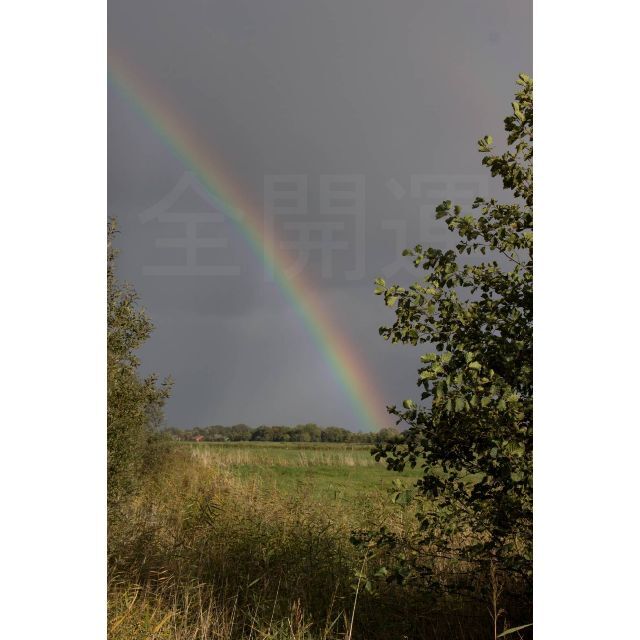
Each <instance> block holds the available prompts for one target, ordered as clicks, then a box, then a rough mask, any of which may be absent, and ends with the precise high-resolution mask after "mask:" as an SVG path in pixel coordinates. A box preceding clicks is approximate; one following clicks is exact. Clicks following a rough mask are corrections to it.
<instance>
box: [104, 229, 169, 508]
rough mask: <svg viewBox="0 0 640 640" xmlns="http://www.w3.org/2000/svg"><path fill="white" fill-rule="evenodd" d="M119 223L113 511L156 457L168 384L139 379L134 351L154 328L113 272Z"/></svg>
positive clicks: (110, 450) (112, 352)
mask: <svg viewBox="0 0 640 640" xmlns="http://www.w3.org/2000/svg"><path fill="white" fill-rule="evenodd" d="M116 232H117V225H116V223H115V221H114V220H110V221H109V224H108V227H107V479H108V502H109V507H110V508H111V507H114V506H116V505H117V504H119V503H120V502H121V501H122V500H123V499H124V498H126V497H127V496H128V495H130V494H131V493H132V492H133V491H134V490H135V488H136V485H137V483H138V481H139V479H140V478H141V476H142V474H143V473H144V471H145V469H146V468H147V467H148V465H149V464H150V462H151V461H153V460H155V459H156V454H157V451H156V450H155V449H154V445H155V443H156V440H157V435H156V434H155V431H154V430H155V428H157V427H158V426H160V424H161V422H162V406H163V404H164V401H165V399H166V398H167V397H168V395H169V390H170V387H171V382H170V380H168V379H167V380H165V381H164V382H163V383H162V384H160V385H158V379H157V376H155V375H150V376H147V377H141V376H140V375H139V373H138V367H139V365H140V361H139V359H138V357H137V356H136V355H135V351H136V350H137V349H138V348H139V347H140V346H141V345H142V344H143V343H144V341H145V340H146V339H147V338H148V337H149V335H150V333H151V331H152V329H153V325H152V324H151V321H150V320H149V318H148V317H147V315H146V314H145V312H144V310H142V309H140V308H139V307H138V296H137V294H136V292H135V291H134V290H133V289H132V288H131V287H130V286H129V285H127V284H122V283H120V282H119V281H118V279H117V277H116V273H115V259H116V256H117V251H116V249H115V248H114V247H113V237H114V235H115V233H116Z"/></svg>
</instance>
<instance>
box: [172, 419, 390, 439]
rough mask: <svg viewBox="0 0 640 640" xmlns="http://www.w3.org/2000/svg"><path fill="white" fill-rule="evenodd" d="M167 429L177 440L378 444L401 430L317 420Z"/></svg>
mask: <svg viewBox="0 0 640 640" xmlns="http://www.w3.org/2000/svg"><path fill="white" fill-rule="evenodd" d="M165 433H168V434H169V435H171V436H173V437H174V438H175V439H177V440H196V439H197V440H202V441H204V442H250V441H253V442H350V443H362V444H376V443H379V442H396V441H398V440H399V439H400V437H401V435H400V432H399V431H397V430H396V429H391V428H386V429H381V430H380V431H378V432H354V431H349V430H348V429H343V428H342V427H319V426H318V425H317V424H313V423H307V424H298V425H296V426H294V427H290V426H282V425H274V426H266V425H262V426H259V427H250V426H248V425H246V424H234V425H232V426H230V427H225V426H222V425H212V426H209V427H194V428H193V429H179V428H177V427H169V428H167V429H165Z"/></svg>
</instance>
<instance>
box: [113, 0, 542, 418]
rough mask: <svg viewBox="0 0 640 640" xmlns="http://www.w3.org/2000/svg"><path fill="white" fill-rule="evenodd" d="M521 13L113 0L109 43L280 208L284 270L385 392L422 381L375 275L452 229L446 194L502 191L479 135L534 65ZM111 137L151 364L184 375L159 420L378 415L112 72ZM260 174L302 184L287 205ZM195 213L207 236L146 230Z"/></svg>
mask: <svg viewBox="0 0 640 640" xmlns="http://www.w3.org/2000/svg"><path fill="white" fill-rule="evenodd" d="M531 22H532V18H531V3H530V2H529V1H521V0H465V1H457V0H446V1H445V0H441V1H440V2H435V1H431V2H430V1H424V0H393V1H390V0H384V1H383V0H335V1H334V0H331V1H329V0H320V1H319V0H314V1H303V0H270V1H268V2H267V1H265V0H224V1H223V0H215V1H206V0H181V2H175V1H169V0H111V1H110V3H109V31H110V33H109V39H110V42H109V47H110V50H111V51H114V52H116V53H117V55H118V57H119V58H120V59H121V60H124V61H125V63H126V64H129V63H130V64H131V65H132V66H134V67H135V68H136V69H137V70H138V73H140V75H141V76H144V78H145V82H147V83H148V84H150V85H152V86H154V87H155V88H156V89H157V90H158V92H159V93H160V94H161V95H163V96H166V97H167V99H168V100H170V102H171V103H172V104H173V106H174V108H175V110H176V112H178V113H179V114H180V117H181V118H182V119H183V120H184V121H185V122H188V123H189V126H190V127H191V128H192V130H193V131H195V132H196V134H197V136H198V137H199V139H200V140H201V142H202V143H203V144H204V145H205V147H206V148H210V149H211V150H212V152H213V153H214V154H215V156H216V157H217V158H219V159H220V161H221V162H222V164H223V165H224V167H225V169H226V171H227V172H228V173H229V174H230V175H231V176H233V178H234V180H235V181H236V182H237V183H238V184H239V185H241V188H242V191H243V192H244V193H245V194H247V195H248V196H250V198H251V199H252V200H253V201H254V202H256V203H257V204H258V205H259V208H260V209H267V210H271V211H273V212H274V213H273V215H272V216H271V217H268V216H267V218H266V220H267V221H268V223H269V224H271V225H272V226H273V229H274V231H275V233H276V235H277V236H278V238H280V239H281V240H282V242H288V243H289V245H288V247H289V249H288V250H289V251H290V252H291V256H292V258H291V259H292V263H291V273H292V274H293V273H294V272H296V269H297V270H298V271H299V272H301V273H303V275H304V277H305V278H306V279H309V280H311V281H313V282H314V290H315V291H316V292H317V295H318V297H319V299H320V300H321V301H322V304H323V306H324V307H325V308H327V309H329V310H330V313H331V315H332V316H333V318H334V319H335V322H336V324H338V325H339V326H340V328H341V330H342V332H343V333H344V334H345V335H346V336H347V337H348V339H349V341H350V342H351V343H352V345H353V347H354V349H356V350H357V351H358V352H359V354H360V356H361V358H362V360H363V362H364V364H365V366H366V368H367V369H368V371H369V374H370V376H371V378H372V379H373V380H374V381H375V384H376V386H377V387H378V388H379V389H380V394H379V395H380V397H376V398H371V399H370V401H371V402H372V403H375V404H376V405H378V406H382V405H384V404H390V403H399V402H401V401H402V400H403V399H404V398H406V397H412V396H413V397H416V395H417V391H416V387H415V378H416V370H417V367H418V364H419V363H418V358H419V355H420V352H419V351H418V350H417V349H415V348H411V347H402V346H398V345H389V344H387V343H385V342H384V341H383V340H382V339H381V338H380V337H379V336H378V327H379V326H380V325H382V324H385V323H387V322H390V321H392V314H391V312H390V311H389V310H388V309H386V308H385V307H384V305H383V304H382V301H381V299H380V298H378V297H376V296H374V295H373V286H372V283H373V280H374V279H375V278H376V277H377V276H379V275H385V276H387V278H388V279H389V280H398V281H402V282H408V278H409V277H410V275H411V274H410V272H409V271H407V270H404V271H402V270H397V266H396V263H395V261H396V260H397V258H398V257H399V253H400V250H401V248H402V247H404V246H405V245H413V244H415V243H416V242H417V241H422V242H425V243H431V244H436V245H439V246H444V245H446V244H447V243H450V242H451V240H450V239H449V238H448V237H447V235H446V234H444V235H443V233H442V226H441V224H440V223H434V219H433V209H434V207H435V205H436V204H437V203H438V202H439V201H440V200H442V199H445V197H446V198H447V199H452V200H455V201H458V202H461V203H463V204H464V203H465V202H469V201H470V200H472V199H473V196H474V195H477V194H481V193H483V192H487V191H488V193H489V194H491V195H493V194H499V193H500V191H499V185H497V184H495V183H494V181H492V180H491V179H490V178H488V177H487V174H486V173H485V172H484V171H483V168H482V166H481V164H480V155H479V154H478V153H477V151H476V141H477V139H478V138H480V137H481V136H483V135H485V134H492V135H493V136H494V138H496V139H497V140H498V141H501V140H502V136H501V133H502V120H503V118H504V116H505V115H507V113H508V111H509V109H510V107H509V105H510V102H511V100H512V95H513V91H514V80H515V77H516V75H517V74H518V73H519V72H521V71H524V72H527V73H531V66H532V41H531V31H532V25H531ZM108 132H109V213H110V215H115V216H117V218H118V219H119V222H120V227H121V231H122V233H121V234H120V237H119V238H118V246H119V248H120V249H121V255H120V258H119V273H120V275H121V277H122V278H124V279H126V280H128V281H129V282H131V283H133V284H134V286H135V287H136V289H137V290H138V292H139V294H140V296H141V298H142V301H143V303H144V306H145V307H146V309H147V310H148V312H149V314H150V316H151V317H152V319H153V321H154V323H155V325H156V330H155V332H154V334H153V336H152V338H151V339H150V340H149V342H148V343H147V345H146V346H145V347H144V348H143V349H142V352H141V357H142V359H143V366H144V370H145V371H156V372H158V373H160V374H161V375H164V374H171V375H172V376H173V378H174V380H175V387H174V391H173V395H172V398H171V400H170V401H169V402H168V404H167V408H166V414H167V421H168V423H169V424H171V425H175V426H183V427H191V426H196V425H206V424H217V423H220V424H233V423H237V422H246V423H248V424H251V425H259V424H295V423H299V422H311V421H312V422H317V423H319V424H323V425H329V424H336V425H340V426H345V427H347V428H351V429H367V428H369V427H370V426H371V425H367V424H364V423H363V422H362V421H361V420H360V419H359V418H358V416H357V415H356V414H355V413H354V411H353V409H352V407H351V405H350V403H349V400H348V398H347V394H345V392H344V389H343V388H342V387H341V385H340V383H339V382H338V381H337V380H336V379H335V376H334V374H333V372H332V370H331V369H330V368H329V367H328V366H327V364H326V363H325V362H324V360H323V358H322V355H321V354H320V352H319V351H318V349H317V348H316V346H315V345H314V343H313V342H312V340H311V339H310V336H309V333H308V331H307V329H306V328H305V326H304V325H303V324H302V323H301V322H300V320H299V318H298V316H297V315H296V313H295V312H294V310H293V309H292V308H291V306H290V305H289V304H288V303H287V301H286V300H285V299H284V298H283V296H282V295H281V293H280V291H279V289H278V287H277V286H276V284H274V283H273V282H272V281H271V280H270V279H269V277H268V276H267V275H266V274H265V270H264V268H263V266H262V264H261V263H260V261H259V259H257V258H256V255H255V253H254V252H252V251H251V249H250V248H249V246H248V245H247V242H246V239H245V237H244V235H243V234H242V233H239V232H238V229H237V228H235V227H234V226H233V225H232V224H231V223H230V222H229V221H228V220H227V221H225V220H218V219H216V218H215V212H216V209H217V208H216V206H215V204H214V203H212V202H211V201H210V200H209V199H207V197H206V193H204V194H203V193H201V192H200V189H199V185H198V181H197V179H194V178H192V177H190V176H189V175H188V174H186V172H187V171H188V170H189V167H188V166H186V165H185V164H184V163H183V161H182V160H181V159H180V158H178V157H176V156H175V155H174V153H173V152H172V150H171V149H170V147H169V146H168V145H167V144H166V142H165V141H164V140H163V139H162V138H161V137H160V136H159V135H158V133H157V132H156V131H154V130H153V128H152V127H151V126H150V125H149V122H148V121H147V120H146V119H145V118H144V117H143V116H142V115H141V114H140V112H139V111H136V109H135V108H133V106H132V104H131V101H130V98H128V97H127V96H125V95H124V94H123V93H122V92H121V91H120V90H119V89H118V87H116V86H114V85H113V84H110V87H109V130H108ZM291 175H294V176H297V177H296V178H295V179H291V178H288V179H284V178H282V176H291ZM336 175H337V176H341V178H340V180H341V181H342V182H343V183H344V184H342V185H338V184H336V183H335V182H331V181H328V179H327V178H326V176H336ZM268 176H279V177H276V178H269V177H268ZM265 180H266V181H267V182H269V183H275V184H276V188H279V189H290V188H291V187H296V188H298V192H297V195H296V197H295V198H291V197H289V200H288V201H287V203H288V204H293V205H294V206H293V208H291V209H289V210H285V209H283V207H282V205H283V204H284V203H283V202H282V201H281V200H278V199H274V198H272V197H271V196H270V195H269V192H267V191H266V190H265ZM305 185H306V192H305V191H304V190H303V189H304V188H305ZM356 185H357V188H359V189H360V191H357V190H355V189H356ZM340 187H341V188H344V189H347V191H346V192H345V191H342V192H339V191H338V188H340ZM349 189H354V190H353V191H348V190H349ZM345 193H346V196H345ZM172 194H173V195H172ZM327 194H329V195H330V196H331V197H329V198H328V199H327ZM203 195H204V197H203ZM285 195H286V194H285ZM343 205H344V206H343ZM340 206H342V208H339V207H340ZM145 214H146V215H145ZM168 214H173V216H174V217H173V218H172V219H173V220H174V221H173V222H170V221H167V216H168ZM195 214H203V220H210V222H205V223H202V224H199V225H198V226H197V227H195V229H196V233H195V237H196V239H197V240H198V241H200V242H203V241H204V242H206V240H205V239H206V238H217V239H218V241H219V242H218V244H219V245H220V246H216V247H209V248H206V247H205V248H198V249H197V252H196V253H195V254H192V255H191V256H189V255H188V249H186V248H180V247H175V246H174V247H171V246H169V247H167V246H165V247H158V246H157V243H158V242H160V243H162V242H164V244H165V245H171V244H172V243H173V244H178V243H179V242H180V239H181V238H182V239H184V238H185V237H186V236H187V224H186V220H187V219H188V218H189V216H193V215H195ZM305 239H306V240H307V241H308V244H307V245H306V248H305V247H303V246H302V244H301V243H302V241H304V240H305ZM363 247H364V248H363ZM189 265H191V266H189ZM194 265H195V266H194ZM158 267H160V268H158ZM221 272H222V273H221ZM291 277H295V276H294V275H292V276H291Z"/></svg>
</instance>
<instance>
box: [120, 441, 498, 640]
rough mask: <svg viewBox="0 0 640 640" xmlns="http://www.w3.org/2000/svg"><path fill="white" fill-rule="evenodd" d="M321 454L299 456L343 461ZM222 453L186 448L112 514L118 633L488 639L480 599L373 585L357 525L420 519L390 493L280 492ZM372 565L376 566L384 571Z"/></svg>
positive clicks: (130, 637) (131, 637)
mask: <svg viewBox="0 0 640 640" xmlns="http://www.w3.org/2000/svg"><path fill="white" fill-rule="evenodd" d="M307 453H308V452H307V451H305V452H304V455H305V456H306V455H307ZM323 453H324V452H313V451H311V452H309V453H308V455H310V456H311V458H305V460H304V462H303V463H302V464H307V463H309V460H310V459H313V460H314V461H315V464H319V461H320V460H324V462H325V464H329V465H330V464H333V463H336V464H337V462H336V459H335V458H331V460H330V461H329V462H327V459H324V458H322V455H323ZM332 453H333V452H330V453H329V454H327V455H329V456H331V454H332ZM218 455H219V457H218V458H216V453H215V451H213V450H207V448H206V447H199V448H187V447H182V448H179V449H177V450H176V452H175V453H174V455H173V457H172V460H171V462H170V464H169V465H167V466H166V467H165V469H164V471H163V472H162V473H161V474H160V475H158V476H157V477H155V478H153V479H150V480H149V482H148V483H147V484H146V485H145V486H144V487H143V489H142V491H141V492H140V493H139V495H137V496H136V498H135V499H134V500H133V501H132V502H131V503H130V504H129V505H127V507H126V508H123V509H122V510H121V511H120V512H118V513H112V514H110V531H109V576H110V578H109V586H108V590H109V638H111V639H112V640H138V639H140V640H142V639H143V638H144V639H153V638H157V639H160V638H163V639H172V640H187V639H189V640H196V639H198V640H204V639H213V638H217V639H220V640H235V639H240V638H248V639H256V640H257V639H261V640H266V639H274V640H276V639H284V638H289V639H296V640H297V639H300V640H302V639H309V640H311V639H313V640H316V639H323V640H335V639H338V638H350V639H351V638H353V639H355V638H361V639H366V640H378V639H380V640H382V639H385V640H386V639H392V638H398V639H400V638H406V639H409V638H411V639H421V638H424V639H427V638H429V639H435V638H438V639H446V638H452V639H453V638H455V639H460V640H463V639H468V640H475V639H476V638H486V637H490V636H489V635H488V632H489V629H490V620H489V617H488V615H487V612H486V611H485V610H483V609H482V608H480V609H477V608H475V609H474V608H469V606H468V603H462V602H459V601H457V600H455V599H446V598H445V599H442V598H437V599H436V598H432V597H430V594H428V593H424V592H420V591H413V590H411V589H407V588H399V587H395V586H393V585H389V586H387V587H384V588H383V589H380V590H376V591H373V592H369V591H368V590H367V589H366V588H365V584H366V583H365V582H363V580H362V576H361V577H360V579H359V578H358V574H359V573H360V572H361V569H362V563H363V556H362V555H361V553H362V552H361V551H359V550H357V549H356V548H355V547H353V545H351V544H350V542H349V533H350V530H351V529H352V528H353V527H354V526H369V525H370V526H376V525H379V524H380V523H382V522H384V523H385V524H386V526H388V527H389V528H392V529H394V528H395V529H396V530H399V529H401V528H407V527H411V526H414V525H413V522H414V519H413V518H411V517H410V514H408V513H407V512H406V511H399V510H398V509H394V508H392V507H391V506H390V504H389V501H388V499H387V497H386V496H385V495H384V494H382V493H381V494H379V495H377V496H372V497H370V498H368V500H367V502H366V504H362V503H361V504H359V505H355V504H349V503H346V502H336V503H335V504H327V503H326V502H322V501H314V500H313V499H311V498H309V499H305V498H304V495H301V494H297V495H292V494H283V493H279V492H276V491H274V490H273V486H271V485H270V484H268V483H262V482H261V481H260V478H259V476H256V475H253V476H251V477H244V478H240V477H238V476H237V475H236V474H234V472H233V468H232V467H233V463H236V464H238V463H239V462H238V460H239V459H240V458H241V457H242V456H243V452H242V450H241V449H238V450H236V451H233V452H231V451H228V452H226V453H225V454H224V455H221V454H218ZM227 455H229V456H231V455H233V456H237V457H236V458H235V460H234V461H232V460H230V459H229V457H226V458H225V456H227ZM336 455H338V456H340V455H344V456H345V458H346V457H347V456H348V455H349V452H342V453H341V454H340V453H339V452H338V453H337V454H336ZM314 456H316V457H314ZM317 456H319V457H317ZM254 462H255V460H254ZM250 463H251V460H249V459H248V460H247V464H250ZM370 562H371V563H374V564H372V566H368V567H367V573H368V574H370V573H373V572H375V570H376V567H375V561H374V560H371V561H370ZM359 583H360V584H359ZM356 588H357V590H358V593H357V601H356Z"/></svg>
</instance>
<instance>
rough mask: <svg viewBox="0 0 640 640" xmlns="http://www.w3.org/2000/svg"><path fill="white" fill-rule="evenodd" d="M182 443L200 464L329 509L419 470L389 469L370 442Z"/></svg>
mask: <svg viewBox="0 0 640 640" xmlns="http://www.w3.org/2000/svg"><path fill="white" fill-rule="evenodd" d="M186 446H188V447H190V448H191V450H192V452H193V454H194V455H195V456H196V457H197V458H199V459H201V460H202V461H203V462H204V463H205V464H207V465H212V466H216V467H217V468H219V469H225V470H227V471H229V472H230V473H231V474H233V475H234V476H235V477H237V478H238V479H240V480H243V481H246V482H256V483H259V484H260V485H261V486H262V487H263V488H264V489H265V490H268V491H275V492H277V493H279V494H280V495H283V496H291V497H294V498H299V499H304V500H307V501H308V500H313V501H317V502H319V503H323V504H325V505H326V506H327V507H328V508H330V509H340V508H342V507H341V506H340V505H339V503H340V502H344V501H349V502H351V501H354V500H355V501H356V502H357V503H359V504H366V503H368V502H369V501H370V500H371V499H374V498H380V497H381V496H384V495H386V492H387V489H389V488H390V487H391V482H392V480H393V479H400V480H404V481H405V482H406V483H407V484H412V483H413V481H414V480H415V479H416V478H418V477H419V476H420V470H419V469H410V470H407V471H405V472H403V473H396V472H390V471H388V470H387V469H386V466H385V465H384V463H382V462H376V461H375V459H374V457H373V456H372V455H371V445H362V444H355V445H352V444H332V443H278V442H231V443H228V442H224V443H209V442H206V443H205V442H202V443H187V445H186ZM336 503H337V504H336Z"/></svg>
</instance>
